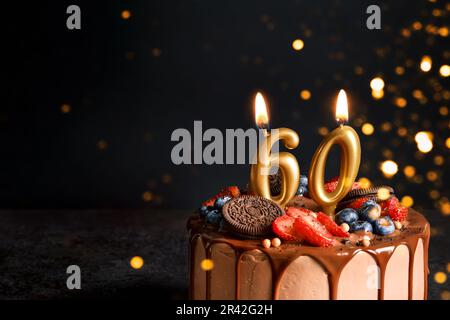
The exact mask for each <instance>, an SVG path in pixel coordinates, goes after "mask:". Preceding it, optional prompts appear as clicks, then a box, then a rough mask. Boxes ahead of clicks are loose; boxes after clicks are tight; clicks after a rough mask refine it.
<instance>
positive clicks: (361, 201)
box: [346, 197, 370, 210]
mask: <svg viewBox="0 0 450 320" xmlns="http://www.w3.org/2000/svg"><path fill="white" fill-rule="evenodd" d="M369 200H370V199H369V198H368V197H362V198H358V199H356V200H353V201H352V202H350V203H349V204H348V205H346V207H347V208H352V209H355V210H358V209H359V208H361V206H362V205H363V204H364V203H366V202H367V201H369Z"/></svg>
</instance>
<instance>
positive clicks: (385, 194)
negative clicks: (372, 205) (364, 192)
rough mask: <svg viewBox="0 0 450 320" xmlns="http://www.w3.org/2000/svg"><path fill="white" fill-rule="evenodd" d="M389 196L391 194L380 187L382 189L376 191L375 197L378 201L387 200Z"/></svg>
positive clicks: (386, 189)
mask: <svg viewBox="0 0 450 320" xmlns="http://www.w3.org/2000/svg"><path fill="white" fill-rule="evenodd" d="M390 196H391V192H390V191H389V189H388V188H384V187H382V188H380V189H378V191H377V197H378V199H380V200H387V199H389V197H390Z"/></svg>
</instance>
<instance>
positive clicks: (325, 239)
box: [294, 214, 334, 247]
mask: <svg viewBox="0 0 450 320" xmlns="http://www.w3.org/2000/svg"><path fill="white" fill-rule="evenodd" d="M294 229H295V231H296V232H297V235H298V236H300V237H302V238H303V239H304V240H306V241H307V242H309V243H310V244H312V245H315V246H319V247H329V246H331V245H332V244H333V242H334V240H333V236H332V235H331V233H329V232H328V230H327V229H326V228H325V227H324V226H323V225H322V224H321V223H320V222H319V221H317V219H316V218H315V217H314V216H312V215H306V214H305V215H300V216H299V217H298V218H296V219H295V222H294Z"/></svg>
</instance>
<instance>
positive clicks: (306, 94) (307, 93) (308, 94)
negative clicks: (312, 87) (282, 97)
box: [300, 90, 311, 100]
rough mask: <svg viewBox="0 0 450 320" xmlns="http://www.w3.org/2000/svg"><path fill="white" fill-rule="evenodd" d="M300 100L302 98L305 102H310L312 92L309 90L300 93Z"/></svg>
mask: <svg viewBox="0 0 450 320" xmlns="http://www.w3.org/2000/svg"><path fill="white" fill-rule="evenodd" d="M300 98H302V99H303V100H309V99H310V98H311V91H309V90H302V91H300Z"/></svg>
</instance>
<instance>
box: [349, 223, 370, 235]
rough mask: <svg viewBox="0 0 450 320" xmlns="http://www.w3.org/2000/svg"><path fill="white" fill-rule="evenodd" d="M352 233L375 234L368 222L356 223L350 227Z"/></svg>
mask: <svg viewBox="0 0 450 320" xmlns="http://www.w3.org/2000/svg"><path fill="white" fill-rule="evenodd" d="M350 231H351V232H356V231H365V232H373V228H372V225H371V224H370V223H369V222H367V221H361V220H358V221H355V222H353V223H352V224H351V225H350Z"/></svg>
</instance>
